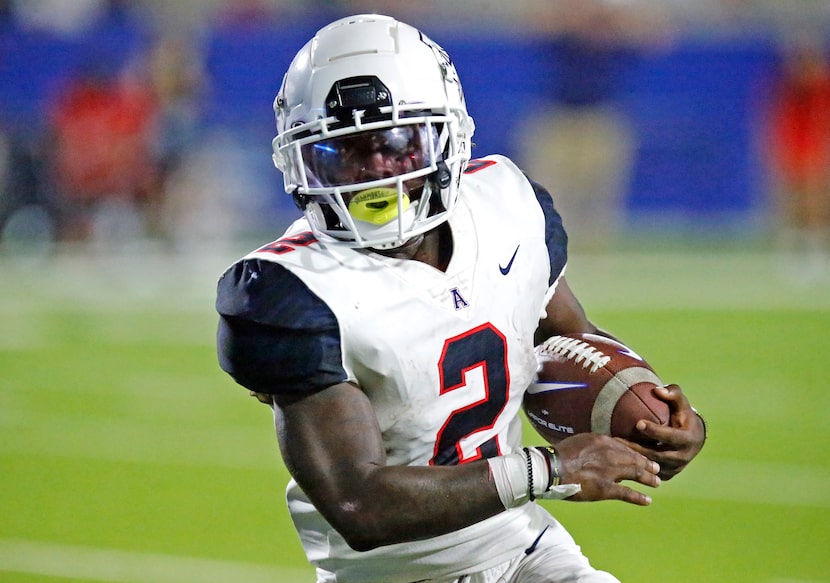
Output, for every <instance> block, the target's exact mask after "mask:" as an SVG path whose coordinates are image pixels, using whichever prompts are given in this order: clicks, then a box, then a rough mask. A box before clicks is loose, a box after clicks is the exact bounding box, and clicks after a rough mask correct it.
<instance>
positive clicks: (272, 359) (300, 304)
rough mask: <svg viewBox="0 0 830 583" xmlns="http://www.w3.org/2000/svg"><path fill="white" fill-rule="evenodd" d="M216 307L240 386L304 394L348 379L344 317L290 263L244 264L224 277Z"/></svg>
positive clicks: (224, 363)
mask: <svg viewBox="0 0 830 583" xmlns="http://www.w3.org/2000/svg"><path fill="white" fill-rule="evenodd" d="M216 310H217V312H219V316H220V318H219V327H218V331H217V355H218V358H219V364H220V366H221V367H222V369H223V370H224V371H225V372H227V373H228V374H229V375H231V377H233V378H234V380H235V381H236V382H237V383H239V384H240V385H242V386H244V387H246V388H248V389H250V390H252V391H256V392H260V393H271V394H287V393H293V394H299V393H310V392H314V391H317V390H320V389H322V388H325V387H328V386H331V385H334V384H337V383H340V382H343V381H344V380H346V378H347V377H346V371H345V370H344V368H343V365H342V352H341V348H340V327H339V325H338V322H337V318H336V316H335V315H334V313H333V312H332V311H331V309H330V308H329V307H328V305H326V303H325V302H323V301H322V300H321V299H320V298H319V297H318V296H317V295H315V294H314V293H313V292H311V290H309V289H308V287H307V286H306V285H305V284H304V283H303V282H302V281H301V280H300V279H299V278H298V277H297V276H296V275H294V274H293V273H291V272H290V271H288V270H287V269H285V268H284V267H283V266H281V265H279V264H277V263H273V262H270V261H262V260H258V259H246V260H242V261H240V262H238V263H236V264H235V265H233V266H232V267H231V268H230V269H228V271H226V272H225V274H223V276H222V277H221V278H220V280H219V284H218V286H217V296H216Z"/></svg>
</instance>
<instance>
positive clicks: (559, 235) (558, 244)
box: [528, 178, 568, 286]
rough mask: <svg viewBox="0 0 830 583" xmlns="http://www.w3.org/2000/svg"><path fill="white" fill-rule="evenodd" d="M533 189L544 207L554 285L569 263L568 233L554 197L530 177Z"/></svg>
mask: <svg viewBox="0 0 830 583" xmlns="http://www.w3.org/2000/svg"><path fill="white" fill-rule="evenodd" d="M528 180H530V184H531V186H533V191H534V192H535V193H536V200H538V201H539V206H541V207H542V212H543V213H544V214H545V243H547V246H548V257H549V258H550V280H549V282H548V283H549V284H550V285H551V286H553V284H554V283H556V280H558V279H559V277H560V276H561V275H562V274H563V273H564V271H565V265H566V264H567V263H568V233H567V232H566V231H565V227H564V225H563V224H562V217H561V216H560V215H559V212H558V211H557V210H556V208H555V207H554V205H553V197H552V196H551V195H550V193H549V192H548V191H547V189H545V187H544V186H542V185H541V184H539V183H537V182H534V181H533V180H531V179H530V178H528Z"/></svg>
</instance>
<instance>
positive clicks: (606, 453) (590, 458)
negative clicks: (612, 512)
mask: <svg viewBox="0 0 830 583" xmlns="http://www.w3.org/2000/svg"><path fill="white" fill-rule="evenodd" d="M556 451H557V453H558V455H559V458H560V461H561V464H562V483H563V484H580V485H581V487H582V489H581V490H580V492H579V493H577V494H574V495H573V496H571V497H569V498H568V500H574V501H578V502H590V501H596V500H622V501H623V502H628V503H630V504H637V505H639V506H647V505H649V504H651V497H649V496H647V495H646V494H643V493H642V492H638V491H636V490H634V489H632V488H629V487H628V486H624V485H622V484H621V483H620V482H622V481H623V480H631V481H634V482H639V483H640V484H643V485H645V486H651V487H652V488H656V487H657V486H659V485H660V478H659V477H658V473H659V472H660V467H659V465H658V464H657V463H655V462H653V461H651V460H650V459H648V458H647V457H645V456H644V455H642V454H641V453H638V452H637V451H634V450H633V449H632V448H630V447H629V446H628V444H627V442H625V441H624V440H622V439H620V438H617V437H609V436H607V435H601V434H598V433H577V434H576V435H574V436H572V437H568V438H567V439H563V440H562V441H560V442H558V443H557V444H556Z"/></svg>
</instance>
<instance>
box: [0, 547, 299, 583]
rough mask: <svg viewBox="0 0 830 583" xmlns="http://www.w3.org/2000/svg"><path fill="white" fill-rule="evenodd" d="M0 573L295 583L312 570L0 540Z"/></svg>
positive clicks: (154, 581)
mask: <svg viewBox="0 0 830 583" xmlns="http://www.w3.org/2000/svg"><path fill="white" fill-rule="evenodd" d="M0 572H5V573H26V574H29V575H42V576H47V577H56V578H68V579H82V580H84V581H100V582H108V583H227V582H228V581H244V582H245V583H273V582H274V581H280V583H297V582H300V581H308V580H309V578H312V579H313V572H312V570H311V568H308V569H289V568H279V567H275V566H270V565H261V564H255V563H245V562H239V561H228V560H217V559H212V558H202V557H181V556H173V555H166V554H158V553H147V552H135V551H124V550H116V549H102V548H97V547H84V546H75V545H64V544H55V543H48V542H38V541H28V540H17V539H0Z"/></svg>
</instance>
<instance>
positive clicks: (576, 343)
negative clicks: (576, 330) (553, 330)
mask: <svg viewBox="0 0 830 583" xmlns="http://www.w3.org/2000/svg"><path fill="white" fill-rule="evenodd" d="M539 352H540V354H541V355H543V356H561V357H564V358H565V359H566V360H572V361H573V362H574V363H575V364H580V363H582V368H590V369H591V370H590V372H591V373H595V372H596V371H597V370H599V369H600V368H601V367H603V366H605V365H606V364H608V362H609V361H610V360H611V357H610V356H608V355H606V354H605V353H604V352H602V351H601V350H597V349H596V348H594V347H593V346H591V345H590V344H588V343H586V342H583V341H582V340H579V339H577V338H568V337H567V336H552V337H551V338H548V340H547V341H545V343H544V344H542V346H541V350H540V351H539Z"/></svg>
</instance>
